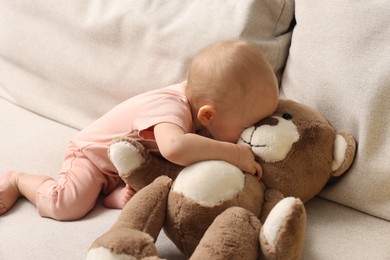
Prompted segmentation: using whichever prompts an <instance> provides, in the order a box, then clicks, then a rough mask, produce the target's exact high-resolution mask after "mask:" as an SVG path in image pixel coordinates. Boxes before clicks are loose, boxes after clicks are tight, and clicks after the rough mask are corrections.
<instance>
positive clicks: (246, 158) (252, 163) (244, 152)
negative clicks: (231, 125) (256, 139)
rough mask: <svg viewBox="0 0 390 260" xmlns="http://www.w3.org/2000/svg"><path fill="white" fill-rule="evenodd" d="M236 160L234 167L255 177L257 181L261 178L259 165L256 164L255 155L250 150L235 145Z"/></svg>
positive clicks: (261, 173)
mask: <svg viewBox="0 0 390 260" xmlns="http://www.w3.org/2000/svg"><path fill="white" fill-rule="evenodd" d="M236 146H237V151H238V157H237V158H238V160H237V164H236V166H237V167H238V168H240V169H241V170H242V171H244V172H248V173H250V174H252V175H255V176H256V177H257V178H258V179H260V178H261V177H262V176H263V169H262V168H261V166H260V164H259V163H258V162H256V160H255V155H254V154H253V152H252V150H251V149H250V148H249V147H247V146H245V145H241V144H237V145H236Z"/></svg>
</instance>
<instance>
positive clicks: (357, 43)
mask: <svg viewBox="0 0 390 260" xmlns="http://www.w3.org/2000/svg"><path fill="white" fill-rule="evenodd" d="M295 5H296V22H297V25H296V27H295V29H294V31H293V37H292V43H291V48H290V55H289V58H288V62H287V65H286V69H285V72H284V75H283V79H282V88H283V91H284V94H285V96H286V97H287V98H291V99H295V100H298V101H300V102H303V103H306V104H308V105H311V106H314V107H316V108H317V109H319V110H320V111H321V112H322V113H323V114H324V116H325V117H327V118H328V119H329V121H330V122H331V124H332V125H333V126H334V127H335V128H336V129H338V130H340V129H346V130H347V131H349V132H350V133H352V134H353V135H354V137H355V138H356V140H357V141H358V152H357V157H356V161H355V163H354V165H353V167H352V168H351V170H350V171H349V172H348V173H347V174H346V175H345V176H344V178H342V179H341V180H340V182H338V183H337V184H336V185H333V186H331V187H329V188H327V189H325V190H324V191H323V192H322V194H321V196H323V197H324V198H327V199H330V200H333V201H336V202H339V203H342V204H344V205H348V206H350V207H353V208H356V209H359V210H362V211H364V212H367V213H369V214H373V215H375V216H378V217H381V218H385V219H387V220H390V163H389V160H390V102H389V99H390V16H389V13H390V1H387V0H382V1H354V0H318V1H303V0H296V2H295Z"/></svg>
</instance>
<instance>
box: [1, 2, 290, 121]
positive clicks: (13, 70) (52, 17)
mask: <svg viewBox="0 0 390 260" xmlns="http://www.w3.org/2000/svg"><path fill="white" fill-rule="evenodd" d="M293 9H294V7H293V0H275V1H268V0H245V1H244V0H243V1H236V0H230V1H226V0H215V1H209V0H196V1H183V0H170V1H163V0H117V1H99V0H84V1H79V0H67V1H63V0H52V1H30V0H20V1H14V0H2V1H1V3H0V42H1V44H0V96H1V97H3V98H5V99H7V100H10V101H12V102H14V103H15V104H17V105H19V106H22V107H25V108H27V109H29V110H31V111H34V112H36V113H38V114H41V115H43V116H45V117H48V118H51V119H53V120H56V121H59V122H62V123H64V124H67V125H69V126H72V127H75V128H78V129H79V128H82V127H84V126H86V125H87V124H89V123H90V122H91V121H93V120H95V119H96V118H97V117H99V116H100V115H102V114H103V113H105V112H106V111H108V110H109V109H110V108H112V107H113V106H115V105H116V104H118V103H119V102H121V101H123V100H125V99H127V98H129V97H132V96H134V95H136V94H139V93H141V92H144V91H147V90H151V89H155V88H160V87H165V86H166V85H168V84H172V83H177V82H179V81H182V80H184V79H185V76H186V71H187V66H188V64H189V62H190V60H191V58H192V57H193V55H194V53H196V52H197V51H198V50H199V49H200V48H202V47H204V46H205V45H206V44H209V43H212V42H215V41H219V40H225V39H235V38H245V39H250V40H252V41H254V42H256V44H258V46H260V48H261V49H263V51H264V52H265V54H266V56H267V57H268V58H269V60H270V62H271V64H272V66H273V68H274V69H275V71H276V73H277V75H278V76H280V75H281V72H282V68H283V67H284V65H285V60H286V58H287V53H288V48H289V44H290V37H291V31H289V28H290V24H291V21H292V19H293Z"/></svg>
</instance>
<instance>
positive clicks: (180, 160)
mask: <svg viewBox="0 0 390 260" xmlns="http://www.w3.org/2000/svg"><path fill="white" fill-rule="evenodd" d="M154 135H155V138H156V142H157V145H158V148H159V150H160V153H161V154H162V156H164V157H165V158H166V159H167V160H169V161H171V162H173V163H176V164H179V165H183V166H187V165H190V164H192V163H195V162H199V161H204V160H223V161H226V162H229V163H231V164H233V165H236V166H237V167H238V168H240V169H241V170H243V171H245V172H249V173H251V174H256V173H257V175H258V176H260V177H261V174H262V169H261V166H260V165H259V164H258V163H257V162H256V161H255V157H254V154H253V152H252V151H251V150H250V149H249V147H246V146H244V145H238V144H233V143H228V142H221V141H217V140H214V139H211V138H207V137H203V136H200V135H197V134H192V133H185V132H184V130H183V129H182V128H181V127H179V126H178V125H175V124H172V123H160V124H157V125H156V126H155V127H154Z"/></svg>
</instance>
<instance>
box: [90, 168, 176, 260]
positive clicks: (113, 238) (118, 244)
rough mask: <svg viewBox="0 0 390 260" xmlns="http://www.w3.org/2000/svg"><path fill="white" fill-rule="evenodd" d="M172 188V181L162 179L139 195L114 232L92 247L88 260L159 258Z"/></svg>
mask: <svg viewBox="0 0 390 260" xmlns="http://www.w3.org/2000/svg"><path fill="white" fill-rule="evenodd" d="M171 185H172V180H171V179H170V178H168V177H166V176H161V177H159V178H157V179H156V180H155V181H154V182H153V183H151V184H150V185H148V186H146V187H145V188H144V189H142V190H140V191H139V192H138V193H136V194H135V195H134V196H133V197H132V198H131V199H130V200H129V202H128V203H127V204H126V206H125V207H124V208H123V209H122V212H121V214H120V215H119V217H118V220H117V221H116V222H115V223H114V225H113V226H112V227H111V229H110V230H109V231H107V232H106V233H105V234H103V235H102V236H100V237H99V238H98V239H96V240H95V242H94V243H93V244H92V246H91V248H90V249H89V251H88V256H87V259H142V258H144V257H152V256H156V255H157V251H156V247H155V244H154V242H155V241H156V239H157V236H158V234H159V233H160V231H161V229H162V226H163V224H164V221H165V212H166V207H167V199H168V194H169V191H170V188H171ZM132 257H133V258H132ZM134 257H135V258H134Z"/></svg>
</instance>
